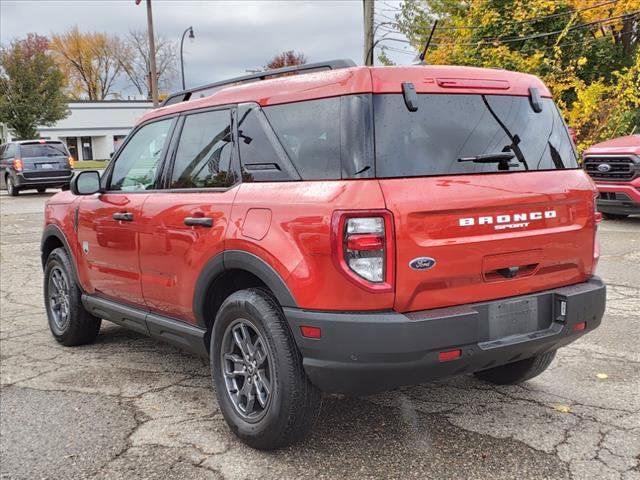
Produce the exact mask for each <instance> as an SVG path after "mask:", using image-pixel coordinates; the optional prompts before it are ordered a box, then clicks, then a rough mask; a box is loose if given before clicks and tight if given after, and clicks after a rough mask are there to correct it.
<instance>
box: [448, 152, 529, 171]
mask: <svg viewBox="0 0 640 480" xmlns="http://www.w3.org/2000/svg"><path fill="white" fill-rule="evenodd" d="M513 157H515V155H514V154H513V153H507V152H496V153H485V154H483V155H475V156H473V157H461V158H459V159H458V161H459V162H473V163H497V164H498V170H509V168H510V167H517V166H518V164H517V163H509V160H511V159H512V158H513Z"/></svg>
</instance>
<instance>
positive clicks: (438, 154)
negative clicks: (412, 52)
mask: <svg viewBox="0 0 640 480" xmlns="http://www.w3.org/2000/svg"><path fill="white" fill-rule="evenodd" d="M542 104H543V107H542V111H541V112H539V113H536V112H534V111H533V108H532V107H531V104H530V102H529V98H528V97H518V96H504V95H465V94H456V95H445V94H421V95H418V110H417V111H415V112H410V111H409V110H408V109H407V107H406V105H405V102H404V98H403V96H402V95H401V94H384V95H374V96H373V110H374V118H375V148H376V176H377V177H411V176H426V175H448V174H465V173H467V174H469V173H487V172H497V171H518V170H526V169H529V170H553V169H559V168H577V166H578V165H577V158H576V154H575V151H574V149H573V146H572V144H571V140H570V138H569V135H568V132H567V130H566V127H565V125H564V122H563V121H562V118H561V117H560V114H559V112H558V109H557V108H556V106H555V104H554V103H553V101H552V100H551V99H547V98H545V99H542ZM495 154H502V155H501V157H500V156H499V155H495ZM482 156H484V157H482ZM509 156H512V157H513V158H511V159H508V157H509ZM499 158H502V161H501V160H499ZM505 158H507V159H508V160H505Z"/></svg>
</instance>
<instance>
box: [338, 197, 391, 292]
mask: <svg viewBox="0 0 640 480" xmlns="http://www.w3.org/2000/svg"><path fill="white" fill-rule="evenodd" d="M331 234H332V252H333V259H334V263H335V264H336V266H337V267H338V268H339V269H340V270H341V271H342V272H343V273H344V274H345V275H346V276H347V277H348V278H349V279H350V280H352V281H354V282H355V283H357V284H358V285H360V286H362V287H364V288H366V289H367V290H370V291H374V292H389V291H392V290H393V278H394V264H393V263H394V262H393V260H394V255H395V252H394V243H393V238H394V233H393V218H392V216H391V212H389V211H387V210H370V211H338V212H335V213H334V215H333V221H332V232H331Z"/></svg>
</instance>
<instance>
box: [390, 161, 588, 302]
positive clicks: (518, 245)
mask: <svg viewBox="0 0 640 480" xmlns="http://www.w3.org/2000/svg"><path fill="white" fill-rule="evenodd" d="M380 185H381V188H382V191H383V193H384V196H385V201H386V203H387V208H388V209H389V210H390V211H391V212H392V213H393V215H394V220H395V228H396V246H397V248H396V299H395V309H396V310H398V311H401V312H407V311H416V310H423V309H429V308H437V307H445V306H451V305H461V304H466V303H473V302H479V301H484V300H491V299H496V298H504V297H510V296H515V295H522V294H526V293H529V292H536V291H540V290H545V289H549V288H554V287H558V286H562V285H570V284H572V283H578V282H582V281H584V280H586V279H587V278H588V277H589V276H590V274H591V272H592V269H593V264H594V262H593V244H594V230H595V225H594V216H593V195H594V189H593V186H592V184H591V182H590V180H589V179H588V178H587V176H586V175H585V174H584V172H582V171H580V170H563V171H554V172H549V171H547V172H522V173H515V172H514V173H510V174H506V175H505V174H494V175H486V174H485V175H474V176H449V177H440V178H428V177H425V178H404V179H382V180H380ZM421 257H428V258H432V259H433V260H435V263H434V264H433V265H432V266H430V265H431V264H432V262H428V261H427V262H422V263H420V262H414V264H413V267H412V266H411V263H412V262H413V261H414V260H415V259H419V258H421ZM416 267H417V268H416Z"/></svg>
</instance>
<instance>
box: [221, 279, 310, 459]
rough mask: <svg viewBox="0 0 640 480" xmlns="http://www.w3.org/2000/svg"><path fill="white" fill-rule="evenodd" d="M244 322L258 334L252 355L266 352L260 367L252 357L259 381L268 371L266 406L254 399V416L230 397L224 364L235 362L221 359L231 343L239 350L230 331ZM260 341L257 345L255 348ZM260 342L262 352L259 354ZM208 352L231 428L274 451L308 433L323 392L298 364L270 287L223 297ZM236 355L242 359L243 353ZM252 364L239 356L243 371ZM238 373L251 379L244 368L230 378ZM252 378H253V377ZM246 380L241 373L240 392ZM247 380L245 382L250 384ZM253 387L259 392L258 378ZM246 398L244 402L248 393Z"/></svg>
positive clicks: (248, 441)
mask: <svg viewBox="0 0 640 480" xmlns="http://www.w3.org/2000/svg"><path fill="white" fill-rule="evenodd" d="M242 325H245V326H247V327H248V328H249V330H253V332H254V333H255V334H256V335H255V336H254V337H252V342H253V346H252V348H253V349H254V350H253V352H254V353H255V357H256V358H260V357H261V356H263V357H264V355H266V356H267V358H266V360H264V362H263V363H262V364H261V365H262V366H263V368H262V369H259V368H258V367H256V366H255V362H253V365H254V367H253V368H255V370H253V372H255V373H256V374H257V377H258V379H259V381H262V378H263V377H262V376H261V375H267V374H269V377H270V378H269V379H268V380H269V382H268V383H269V385H270V396H267V397H266V400H267V401H265V403H266V405H265V406H264V408H262V407H261V405H260V404H261V402H258V403H259V405H258V406H257V408H256V410H260V411H258V412H257V413H256V414H255V416H254V417H253V418H250V417H249V416H246V415H244V414H243V413H242V412H241V411H240V410H241V407H240V406H237V405H238V400H237V399H236V400H234V399H233V398H232V396H233V394H232V393H231V391H232V390H233V388H231V387H228V382H232V380H230V379H229V378H230V376H227V377H225V374H224V368H228V366H229V362H231V364H232V365H233V370H236V368H238V362H236V361H231V360H226V361H225V360H223V358H222V357H223V355H224V354H225V352H227V355H230V354H229V353H228V351H229V348H232V349H233V348H237V349H238V351H240V349H239V347H238V345H239V344H238V343H237V342H235V340H234V337H233V334H234V327H235V328H236V329H237V328H242ZM226 334H228V335H231V337H228V336H226ZM258 339H260V340H264V343H265V344H266V345H262V344H261V342H259V341H258ZM229 342H230V343H229ZM259 344H260V345H261V346H260V347H257V345H259ZM229 345H230V347H229ZM245 346H246V345H245ZM263 347H264V350H265V351H264V352H263V353H258V351H259V350H261V349H262V348H263ZM223 349H224V350H223ZM210 352H211V355H210V358H211V371H212V374H213V382H214V385H215V388H216V392H217V396H218V403H219V405H220V409H221V411H222V414H223V415H224V418H225V420H226V421H227V423H228V425H229V427H230V428H231V430H232V431H233V432H234V433H235V434H236V435H237V436H238V437H239V438H240V439H241V440H242V441H243V442H245V443H246V444H247V445H249V446H251V447H253V448H257V449H260V450H275V449H278V448H282V447H285V446H288V445H291V444H293V443H295V442H298V441H300V440H302V439H303V438H304V437H305V436H306V435H307V433H308V432H309V431H310V430H311V428H312V427H313V425H314V423H315V421H316V418H317V416H318V413H319V411H320V406H321V403H322V394H321V393H320V391H319V390H318V388H317V387H315V386H314V385H313V384H311V382H310V381H309V379H308V378H307V376H306V374H305V372H304V369H303V366H302V356H301V355H300V352H299V351H298V348H297V347H296V343H295V340H294V338H293V335H292V334H291V331H290V330H289V327H288V325H287V322H286V320H285V318H284V314H283V312H282V309H281V308H280V306H279V305H278V303H277V301H276V300H275V299H274V298H273V297H272V296H271V295H270V294H269V293H268V292H265V291H263V290H260V289H248V290H241V291H238V292H235V293H233V294H232V295H230V296H229V297H228V298H227V299H226V300H225V301H224V303H223V304H222V306H221V307H220V310H219V311H218V314H217V315H216V319H215V322H214V326H213V332H212V335H211V350H210ZM235 357H236V358H240V359H241V360H242V358H241V357H242V354H241V353H240V354H239V355H236V356H235ZM251 358H253V356H252V357H251ZM266 362H269V363H266ZM225 364H226V367H225ZM250 365H251V362H244V361H242V367H241V368H244V371H247V368H250ZM259 365H260V363H258V366H259ZM260 372H262V373H260ZM242 375H248V376H249V378H251V374H247V373H243V374H239V375H237V376H234V377H233V378H235V379H237V378H238V377H240V376H242ZM253 378H254V380H256V376H254V377H253ZM265 378H266V377H265ZM241 380H242V379H241ZM246 381H247V377H246V376H245V377H244V381H243V383H242V384H241V385H243V388H237V387H238V386H239V385H240V384H237V385H236V391H239V392H241V391H243V390H244V382H246ZM251 385H252V384H251V382H249V386H250V389H251V388H252V387H251ZM255 388H256V390H255V391H256V393H257V392H258V390H257V389H258V383H257V381H256V386H255ZM251 391H253V390H251ZM263 392H264V390H263V391H262V393H263ZM255 398H256V399H257V398H258V397H255ZM240 403H241V402H240ZM245 403H246V404H247V405H245V407H247V406H248V404H249V401H248V397H247V401H246V402H245ZM249 413H251V412H249Z"/></svg>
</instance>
